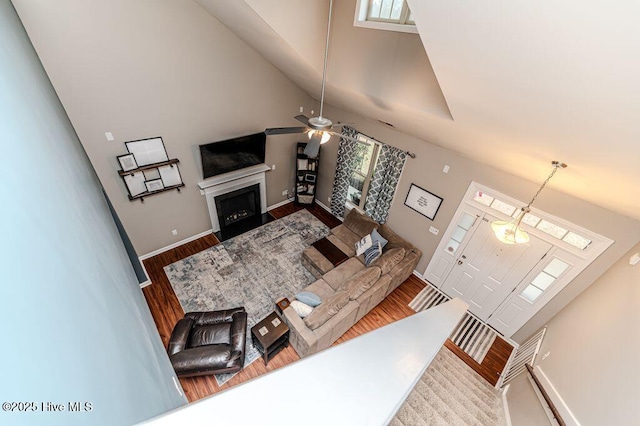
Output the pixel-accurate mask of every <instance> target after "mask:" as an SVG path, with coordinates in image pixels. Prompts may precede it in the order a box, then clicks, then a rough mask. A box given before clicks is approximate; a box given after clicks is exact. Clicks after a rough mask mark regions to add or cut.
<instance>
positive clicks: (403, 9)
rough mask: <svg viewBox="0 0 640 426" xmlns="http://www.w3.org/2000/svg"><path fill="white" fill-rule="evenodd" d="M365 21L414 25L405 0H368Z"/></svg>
mask: <svg viewBox="0 0 640 426" xmlns="http://www.w3.org/2000/svg"><path fill="white" fill-rule="evenodd" d="M367 21H381V22H393V23H394V24H403V25H406V24H408V25H414V24H415V22H413V17H412V16H411V11H410V10H409V5H407V2H406V0H369V1H368V10H367Z"/></svg>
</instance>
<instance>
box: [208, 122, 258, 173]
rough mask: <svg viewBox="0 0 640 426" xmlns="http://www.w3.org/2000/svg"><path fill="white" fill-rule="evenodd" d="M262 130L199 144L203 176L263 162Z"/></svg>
mask: <svg viewBox="0 0 640 426" xmlns="http://www.w3.org/2000/svg"><path fill="white" fill-rule="evenodd" d="M266 141H267V135H265V133H264V132H262V133H256V134H253V135H247V136H241V137H238V138H233V139H228V140H225V141H220V142H213V143H208V144H206V145H200V158H201V159H202V175H203V176H204V178H205V179H206V178H209V177H211V176H216V175H221V174H223V173H228V172H232V171H234V170H239V169H244V168H245V167H251V166H255V165H257V164H262V163H264V155H265V149H266V147H265V145H266Z"/></svg>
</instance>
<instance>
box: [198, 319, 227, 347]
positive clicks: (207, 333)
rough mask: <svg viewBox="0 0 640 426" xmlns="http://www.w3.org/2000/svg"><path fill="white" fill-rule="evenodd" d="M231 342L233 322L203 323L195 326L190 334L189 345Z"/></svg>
mask: <svg viewBox="0 0 640 426" xmlns="http://www.w3.org/2000/svg"><path fill="white" fill-rule="evenodd" d="M230 342H231V323H230V322H225V323H220V324H211V325H203V326H200V327H194V328H193V329H192V330H191V336H189V346H190V347H192V348H193V347H197V346H206V345H219V344H227V345H228V344H229V343H230Z"/></svg>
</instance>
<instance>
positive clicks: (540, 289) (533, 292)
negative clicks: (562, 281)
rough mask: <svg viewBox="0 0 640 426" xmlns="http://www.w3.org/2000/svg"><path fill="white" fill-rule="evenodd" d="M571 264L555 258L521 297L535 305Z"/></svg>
mask: <svg viewBox="0 0 640 426" xmlns="http://www.w3.org/2000/svg"><path fill="white" fill-rule="evenodd" d="M568 267H569V264H567V263H566V262H564V261H562V260H560V259H558V258H554V259H553V260H552V261H551V262H549V264H548V265H547V266H546V267H545V268H544V269H543V270H542V271H540V273H539V274H538V275H536V277H535V278H534V279H533V281H531V283H530V284H529V285H528V286H527V288H525V289H524V290H523V291H522V293H520V296H521V297H523V298H524V299H525V300H527V301H528V302H529V303H533V302H535V301H536V299H538V297H540V296H541V295H542V293H544V291H545V290H546V289H548V288H549V287H550V286H551V284H553V283H554V281H555V280H557V279H558V277H560V275H562V273H563V272H564V271H566V270H567V268H568Z"/></svg>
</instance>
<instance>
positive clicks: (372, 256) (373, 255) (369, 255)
mask: <svg viewBox="0 0 640 426" xmlns="http://www.w3.org/2000/svg"><path fill="white" fill-rule="evenodd" d="M381 254H382V247H380V241H377V242H376V243H375V244H374V245H373V246H371V247H369V248H368V249H367V250H365V252H364V264H365V265H367V266H369V265H371V263H372V262H373V261H374V260H376V259H377V258H379V257H380V255H381Z"/></svg>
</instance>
